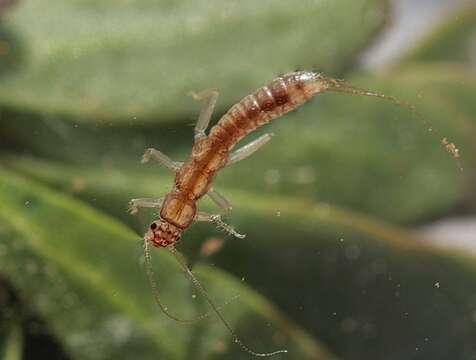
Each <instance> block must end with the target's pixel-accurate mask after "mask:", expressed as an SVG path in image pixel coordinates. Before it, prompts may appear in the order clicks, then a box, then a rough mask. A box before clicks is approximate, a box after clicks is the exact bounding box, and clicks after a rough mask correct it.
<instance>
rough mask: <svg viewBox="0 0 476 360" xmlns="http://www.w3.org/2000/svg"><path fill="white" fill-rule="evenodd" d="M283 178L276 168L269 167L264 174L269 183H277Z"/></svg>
mask: <svg viewBox="0 0 476 360" xmlns="http://www.w3.org/2000/svg"><path fill="white" fill-rule="evenodd" d="M280 179H281V174H280V173H279V171H278V170H276V169H269V170H267V171H266V172H265V174H264V181H265V182H266V184H268V185H275V184H277V183H278V182H279V180H280Z"/></svg>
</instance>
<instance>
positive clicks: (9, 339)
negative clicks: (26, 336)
mask: <svg viewBox="0 0 476 360" xmlns="http://www.w3.org/2000/svg"><path fill="white" fill-rule="evenodd" d="M2 330H3V329H2ZM2 332H3V331H2ZM2 340H3V339H2ZM22 348H23V334H22V329H21V323H20V321H16V322H14V321H12V322H11V323H10V324H9V329H8V332H7V336H6V338H5V339H4V340H3V341H1V342H0V356H1V358H2V359H4V360H21V359H22V358H23V357H22V352H23V351H22Z"/></svg>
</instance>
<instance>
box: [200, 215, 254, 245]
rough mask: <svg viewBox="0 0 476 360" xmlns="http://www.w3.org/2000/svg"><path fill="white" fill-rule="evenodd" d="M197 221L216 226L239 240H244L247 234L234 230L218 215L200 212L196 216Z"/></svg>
mask: <svg viewBox="0 0 476 360" xmlns="http://www.w3.org/2000/svg"><path fill="white" fill-rule="evenodd" d="M194 220H195V221H208V222H211V223H213V224H215V225H216V227H217V228H219V229H220V230H223V231H225V232H227V233H228V234H231V235H233V236H235V237H237V238H239V239H244V238H245V237H246V234H240V233H238V232H236V231H235V229H233V227H232V226H230V225H228V224H227V223H225V222H223V220H222V219H221V216H220V215H218V214H208V213H205V212H202V211H198V212H197V213H196V214H195V218H194Z"/></svg>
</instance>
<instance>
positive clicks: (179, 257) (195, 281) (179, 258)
mask: <svg viewBox="0 0 476 360" xmlns="http://www.w3.org/2000/svg"><path fill="white" fill-rule="evenodd" d="M167 249H169V251H170V252H171V253H172V254H173V255H174V256H175V258H176V259H177V261H178V263H179V264H180V265H181V266H182V268H183V270H184V271H185V274H186V275H187V277H188V278H189V279H190V281H191V282H192V283H193V284H194V285H195V287H196V288H197V289H198V290H199V291H200V293H201V294H202V296H203V297H204V298H205V300H206V301H207V303H208V305H210V307H211V308H212V310H213V312H214V313H215V314H216V315H217V316H218V318H219V319H220V320H221V322H222V323H223V325H225V327H226V328H227V330H228V332H229V333H230V334H231V336H232V337H233V341H234V342H235V343H236V344H238V345H239V346H240V347H241V348H242V349H243V350H244V351H246V352H247V353H249V354H251V355H253V356H258V357H269V356H274V355H277V354H282V353H287V352H288V351H287V350H277V351H273V352H269V353H258V352H255V351H253V350H251V349H250V348H249V347H248V346H246V345H245V344H244V343H243V342H242V341H241V340H240V338H239V337H238V336H237V335H236V333H235V331H234V330H233V329H232V327H231V326H230V324H229V323H228V322H227V321H226V320H225V318H224V317H223V315H222V313H221V312H220V311H219V309H218V307H217V306H216V305H215V303H214V302H213V301H212V299H211V298H210V296H209V295H208V292H207V291H206V290H205V288H204V287H203V286H202V284H201V283H200V281H198V279H197V278H196V277H195V275H193V273H192V271H191V270H190V269H189V268H188V266H187V264H186V263H185V260H184V259H183V257H182V255H181V254H180V253H179V252H178V251H177V250H176V249H175V247H174V246H173V245H171V246H169V247H167Z"/></svg>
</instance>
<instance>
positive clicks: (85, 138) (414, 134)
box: [4, 65, 476, 222]
mask: <svg viewBox="0 0 476 360" xmlns="http://www.w3.org/2000/svg"><path fill="white" fill-rule="evenodd" d="M348 81H349V82H350V83H352V84H355V85H357V86H359V87H364V88H369V89H373V90H376V91H379V92H382V93H384V94H387V95H394V96H397V97H400V98H402V99H403V100H407V101H409V102H411V103H414V105H415V106H416V108H417V109H418V111H419V112H420V113H421V114H422V116H423V117H424V118H425V119H426V121H427V122H430V123H431V124H432V125H433V126H432V132H429V131H428V126H427V125H425V124H423V123H422V122H421V121H418V119H416V118H415V117H414V116H413V115H412V114H411V112H410V111H408V110H406V109H402V108H399V107H397V106H395V105H394V104H391V103H386V102H383V101H381V100H379V99H375V98H364V97H351V96H348V95H345V94H334V93H330V94H324V95H321V96H319V97H317V98H316V99H314V100H313V101H311V102H310V103H308V104H306V105H304V106H303V107H302V108H300V109H298V110H297V111H296V112H293V113H291V114H289V115H287V116H285V117H283V118H282V119H278V120H276V121H275V122H273V123H272V124H270V125H267V126H265V127H263V128H262V129H260V130H259V131H258V132H257V134H256V135H254V134H253V135H252V136H250V139H252V138H253V137H255V136H258V135H259V134H261V133H263V132H273V133H274V134H275V136H274V137H273V139H272V141H271V142H270V143H269V144H267V145H266V146H265V147H264V148H263V149H261V150H260V151H259V152H257V153H256V154H254V155H253V156H252V157H250V158H249V159H246V161H244V162H242V163H239V164H236V165H233V166H231V167H229V168H226V169H224V170H223V171H221V172H220V174H219V176H218V177H217V179H216V183H215V187H216V188H218V189H221V188H224V187H232V188H240V189H244V190H248V191H251V192H260V193H265V194H270V195H274V194H277V193H279V194H287V195H293V196H299V197H300V198H302V199H307V200H310V201H325V202H329V203H332V204H335V205H339V206H344V207H346V208H351V209H354V210H356V211H362V212H364V213H368V214H373V215H376V216H378V217H380V218H384V219H388V220H392V221H398V222H415V221H422V220H424V219H428V218H431V217H434V216H437V215H438V214H442V213H445V212H446V211H448V209H451V208H454V207H455V206H458V205H462V206H466V207H471V206H472V205H471V202H470V199H472V196H473V195H472V193H473V191H474V188H473V187H471V186H468V184H471V183H472V182H473V181H474V172H473V171H472V169H474V166H475V164H476V161H475V159H474V156H473V154H475V153H476V149H475V145H474V141H473V137H474V135H473V134H474V133H475V119H474V116H473V114H475V113H476V79H475V77H474V74H472V73H470V72H468V71H467V70H466V69H464V68H460V67H456V66H448V65H444V66H443V65H434V66H428V65H421V66H413V67H409V68H407V69H401V70H399V71H394V72H393V73H389V74H385V75H381V76H378V77H370V76H365V75H360V76H354V77H351V78H349V79H348ZM4 128H5V131H6V134H9V136H8V137H6V139H10V141H12V140H11V139H15V138H16V139H17V140H16V142H18V143H19V144H20V147H21V148H24V149H25V148H30V149H31V151H32V152H34V153H36V154H38V155H43V156H47V157H50V158H55V159H56V158H59V159H61V160H67V161H68V163H71V162H72V163H79V162H81V163H83V164H86V163H87V168H90V167H91V164H101V165H102V166H112V167H114V168H115V169H116V170H115V172H114V174H115V175H114V176H115V177H117V179H119V180H120V179H122V178H123V177H124V176H128V175H130V174H131V173H137V176H136V177H135V180H134V181H137V182H140V181H141V178H142V177H147V179H148V180H146V181H148V182H149V183H150V184H151V188H155V189H156V195H160V194H161V193H162V192H163V191H165V190H168V187H170V186H171V184H172V176H170V177H167V178H166V179H161V178H159V179H158V180H156V179H155V178H154V177H155V176H156V175H155V174H163V173H164V172H166V170H164V169H161V168H159V167H158V166H157V165H155V164H147V165H140V164H139V161H138V160H139V158H140V155H141V154H142V153H143V151H144V149H145V148H146V147H150V146H152V147H156V148H158V149H160V150H161V151H163V152H165V153H166V154H168V155H169V156H171V157H172V158H173V159H174V160H184V159H186V158H187V156H188V154H189V152H190V148H191V142H192V129H191V128H190V127H187V126H180V127H176V128H173V129H170V128H163V127H157V128H153V130H152V129H151V128H143V127H139V126H138V127H133V126H131V127H128V128H119V127H112V128H108V129H91V128H90V127H87V126H80V127H78V128H74V127H72V126H69V127H68V126H66V125H65V127H63V124H62V123H60V122H58V123H56V127H55V126H53V125H51V126H50V125H49V124H48V123H45V124H43V125H40V124H39V123H38V122H35V120H31V119H25V118H23V119H22V118H12V121H8V122H6V123H5V124H4ZM62 129H64V131H63V130H62ZM60 130H61V131H60ZM32 133H34V134H36V135H37V136H31V134H32ZM59 134H60V135H59ZM443 137H446V138H448V139H449V141H451V142H454V143H455V144H456V145H457V147H458V148H459V149H460V151H461V164H462V166H463V169H464V170H463V171H462V172H461V171H460V169H459V164H458V163H457V162H455V161H454V159H453V158H452V157H451V156H450V155H449V154H448V153H446V152H445V150H444V146H443V145H442V144H441V143H440V142H441V140H442V138H443ZM245 141H250V140H248V139H247V140H245ZM58 149H61V151H59V150H58ZM38 155H37V156H38ZM19 161H20V163H19V164H18V167H21V168H23V171H27V172H32V173H34V172H35V171H40V172H45V171H48V174H42V176H48V177H55V178H56V179H57V180H58V181H62V180H61V179H62V176H63V174H62V171H63V170H62V168H61V166H59V167H58V168H55V167H54V166H53V167H52V168H51V169H49V170H46V169H47V168H48V165H46V167H45V168H44V170H42V169H41V168H42V166H43V165H41V164H38V165H35V163H33V164H31V165H30V164H28V163H26V164H24V165H22V163H21V160H19ZM12 166H16V165H15V164H13V165H12ZM30 166H31V168H30ZM87 173H88V176H96V177H97V178H101V177H102V172H101V171H99V172H97V173H96V175H93V174H92V173H90V172H89V171H87ZM75 176H77V177H78V178H81V179H82V182H85V181H86V182H87V180H88V179H87V178H85V176H81V174H80V171H77V172H76V175H75ZM68 181H69V180H68ZM107 181H108V182H114V181H116V180H115V179H108V180H107ZM162 182H164V183H163V185H164V187H161V188H160V191H159V188H157V186H159V184H160V185H161V184H162ZM70 185H71V184H69V185H68V186H70ZM104 185H105V186H104V187H106V186H107V184H104ZM105 191H107V190H105ZM132 196H133V197H137V196H141V194H140V193H135V194H132ZM116 205H117V204H116ZM122 206H123V205H122ZM121 209H122V208H121ZM121 211H122V210H121Z"/></svg>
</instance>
